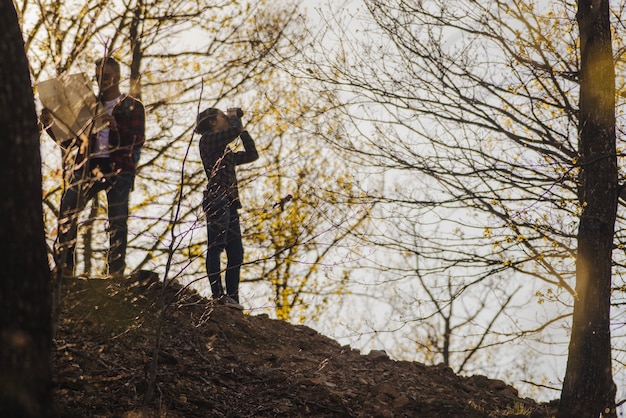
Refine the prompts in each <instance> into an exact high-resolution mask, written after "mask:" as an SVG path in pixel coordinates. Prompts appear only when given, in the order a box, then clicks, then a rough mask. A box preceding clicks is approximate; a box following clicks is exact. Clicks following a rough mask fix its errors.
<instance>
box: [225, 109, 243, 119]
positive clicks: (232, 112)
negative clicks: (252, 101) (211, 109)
mask: <svg viewBox="0 0 626 418" xmlns="http://www.w3.org/2000/svg"><path fill="white" fill-rule="evenodd" d="M226 113H227V114H228V116H230V115H237V117H238V118H240V117H242V116H243V110H241V108H240V107H231V108H230V109H228V110H227V111H226Z"/></svg>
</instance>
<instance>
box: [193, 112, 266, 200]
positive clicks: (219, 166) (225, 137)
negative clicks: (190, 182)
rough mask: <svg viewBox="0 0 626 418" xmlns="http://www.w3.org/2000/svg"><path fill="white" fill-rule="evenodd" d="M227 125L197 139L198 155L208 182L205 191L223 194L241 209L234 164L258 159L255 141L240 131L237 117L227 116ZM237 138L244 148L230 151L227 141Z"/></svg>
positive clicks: (246, 132)
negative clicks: (227, 126)
mask: <svg viewBox="0 0 626 418" xmlns="http://www.w3.org/2000/svg"><path fill="white" fill-rule="evenodd" d="M228 123H229V125H230V127H229V128H228V129H224V130H221V131H217V132H208V133H206V134H204V135H202V137H201V138H200V158H202V164H203V165H204V171H205V173H206V176H207V179H208V180H209V183H208V185H207V190H209V192H211V193H215V194H217V195H222V194H223V195H224V196H226V197H227V198H228V200H229V202H230V203H231V204H232V205H233V206H234V207H236V208H241V203H240V201H239V190H238V188H237V176H236V173H235V166H237V165H240V164H246V163H251V162H252V161H255V160H256V159H258V158H259V154H258V152H257V150H256V146H255V144H254V140H253V139H252V137H251V136H250V134H249V133H248V131H242V130H241V128H242V127H241V121H240V120H239V118H237V117H236V116H231V117H229V118H228ZM237 137H240V138H241V140H242V142H243V147H244V149H245V151H238V152H233V151H232V150H231V149H230V147H229V146H228V144H230V143H231V142H232V141H234V140H235V139H236V138H237Z"/></svg>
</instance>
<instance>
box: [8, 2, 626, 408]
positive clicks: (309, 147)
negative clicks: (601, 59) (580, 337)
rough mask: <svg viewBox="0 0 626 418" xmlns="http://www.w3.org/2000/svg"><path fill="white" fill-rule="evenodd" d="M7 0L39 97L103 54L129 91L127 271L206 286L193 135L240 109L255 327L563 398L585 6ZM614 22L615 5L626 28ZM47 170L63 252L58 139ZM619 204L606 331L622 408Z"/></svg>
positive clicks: (88, 224)
mask: <svg viewBox="0 0 626 418" xmlns="http://www.w3.org/2000/svg"><path fill="white" fill-rule="evenodd" d="M14 3H15V5H16V9H17V11H18V14H19V16H20V20H21V25H22V29H23V35H24V40H25V46H26V51H27V55H28V58H29V63H30V66H31V68H30V70H31V78H32V81H33V84H34V85H36V84H37V83H38V82H40V81H43V80H46V79H49V78H53V77H57V76H59V75H61V74H63V73H66V72H68V73H74V72H86V73H87V74H89V75H90V76H91V75H92V73H93V64H92V63H93V61H95V60H96V59H97V58H99V57H101V56H103V55H105V54H111V55H113V56H114V57H116V58H118V59H119V60H120V61H121V62H122V63H123V76H124V77H125V81H124V83H123V87H124V90H126V91H129V92H130V93H131V94H133V95H135V96H137V97H140V98H141V100H142V101H143V102H144V104H145V106H146V109H147V137H148V140H147V143H146V146H145V147H144V150H143V152H142V155H141V160H140V170H139V174H138V178H137V180H136V183H135V190H134V192H133V194H132V207H131V220H130V225H129V230H130V236H129V239H130V241H129V254H128V263H129V268H130V269H134V270H137V269H146V270H153V271H156V272H158V273H159V274H160V275H161V277H162V278H163V279H164V280H171V279H175V280H178V281H180V282H181V283H183V284H188V285H190V286H193V287H195V288H197V289H198V290H199V291H200V292H201V293H203V294H207V293H208V286H207V283H206V272H205V268H204V254H205V251H206V236H205V228H204V221H203V219H202V211H201V208H200V201H201V196H202V189H203V187H204V185H205V174H204V171H203V169H202V164H201V162H200V158H199V155H198V150H197V139H198V138H197V137H194V135H193V134H192V128H193V123H194V119H195V115H196V114H197V112H198V110H201V109H203V108H205V107H209V106H218V107H221V108H226V107H242V108H243V109H244V111H245V116H244V122H245V124H246V127H247V128H248V129H249V130H250V132H251V134H252V135H253V137H254V138H255V139H256V141H257V146H258V148H259V152H260V155H261V158H260V160H259V161H257V162H256V163H255V164H253V165H251V166H248V167H246V168H245V169H243V170H241V171H240V172H239V177H240V188H241V192H242V199H243V206H244V208H243V210H242V220H243V225H244V245H245V248H246V265H245V266H244V269H243V280H244V282H243V284H242V289H241V293H242V301H243V304H244V305H245V306H246V307H248V308H250V313H251V314H258V313H270V314H271V315H273V316H274V317H277V318H280V319H284V320H288V321H290V322H293V323H303V324H306V325H308V326H311V327H313V328H315V329H317V330H319V331H320V332H322V333H324V334H325V335H329V336H331V337H333V338H335V339H337V340H338V341H340V342H341V343H344V344H350V345H352V346H353V347H356V348H360V349H363V350H366V351H367V350H370V349H385V350H386V351H387V352H388V353H389V354H390V356H391V357H392V358H395V359H402V360H415V361H420V362H424V363H427V364H436V363H441V362H443V363H445V364H447V365H449V366H450V367H451V368H452V369H453V370H454V371H455V372H457V373H460V374H473V373H480V374H486V375H489V376H491V377H495V378H501V379H503V380H506V381H508V382H511V383H512V384H514V385H515V386H516V387H518V388H519V389H520V390H521V391H522V394H525V395H528V396H533V397H535V398H538V399H553V398H556V397H558V393H559V390H560V387H561V384H562V377H563V375H564V369H565V359H566V355H567V343H568V341H569V329H570V323H571V312H572V305H573V290H572V289H573V286H574V280H575V270H574V267H575V266H574V263H575V254H576V229H577V226H578V217H579V216H580V213H581V210H582V208H581V207H580V203H579V200H578V196H577V189H576V175H577V171H578V168H577V165H576V158H577V155H578V154H577V132H578V131H577V112H576V103H577V97H578V88H577V87H578V86H577V82H576V77H575V74H576V73H577V70H578V66H579V57H578V56H577V48H578V46H577V40H578V36H577V27H576V18H575V15H576V4H575V2H573V1H565V0H563V1H557V2H551V4H549V5H546V4H543V3H541V2H539V1H536V2H534V1H531V2H528V1H524V2H522V1H506V2H500V1H495V2H489V5H481V4H480V2H473V1H455V2H454V5H455V7H450V2H449V1H448V2H439V1H434V0H433V1H424V2H417V3H415V7H414V8H411V7H409V5H408V4H407V3H405V2H403V1H392V2H384V3H379V2H378V1H371V0H370V1H363V2H359V1H351V2H346V3H342V4H336V3H335V4H333V5H331V4H323V3H320V4H317V2H295V1H294V2H291V1H281V2H266V1H257V2H246V1H224V2H219V1H218V2H214V3H213V4H212V5H210V6H207V5H206V4H204V3H205V2H202V1H199V0H198V1H190V0H173V1H168V2H162V1H157V0H154V1H146V0H129V1H126V2H119V1H109V2H107V1H104V2H102V1H95V0H93V1H92V0H85V1H80V0H75V1H66V2H55V1H39V2H32V1H29V0H22V1H18V0H16V1H15V2H14ZM329 3H330V2H329ZM418 3H419V6H418ZM411 4H413V2H411ZM305 7H308V10H307V9H305ZM623 8H624V2H614V3H613V4H612V5H611V22H612V24H613V26H614V28H615V30H616V31H621V30H622V29H623V23H622V22H623V20H622V13H623ZM621 42H622V41H621V38H620V37H615V40H614V43H615V46H614V51H615V56H616V64H615V65H616V73H617V77H616V87H617V91H618V95H617V116H618V120H617V121H618V122H617V124H618V127H617V136H618V147H619V146H620V145H621V138H622V135H621V134H622V132H623V125H622V123H621V118H620V116H621V115H622V112H623V89H624V79H623V59H622V53H623V51H624V45H623V44H622V43H621ZM35 93H36V92H35ZM42 158H43V176H44V177H43V181H44V190H43V201H44V208H45V212H44V217H45V224H46V232H47V239H48V247H49V254H51V248H52V245H53V242H54V239H55V237H56V231H55V228H56V219H57V215H58V207H59V200H60V196H61V192H62V188H63V177H64V174H65V172H66V170H67V169H69V168H71V167H68V166H67V164H64V162H63V156H62V154H61V150H60V149H59V148H58V147H57V146H56V144H54V142H53V141H51V140H50V139H49V138H43V139H42ZM619 162H620V164H619V166H620V167H621V166H623V164H621V163H622V162H623V157H622V156H619ZM623 174H624V173H623V171H622V170H621V169H620V172H619V176H620V182H622V181H623ZM105 204H106V203H105V199H102V198H100V199H99V200H98V201H96V202H94V204H93V205H91V206H90V207H88V209H87V210H86V211H85V213H84V215H83V217H82V227H81V231H82V233H81V238H80V239H81V244H79V248H84V249H85V250H84V251H83V252H82V253H81V254H79V256H80V260H81V262H80V264H79V271H77V273H78V274H82V275H86V276H97V275H103V274H104V273H105V272H104V271H103V268H104V267H103V265H104V263H103V259H104V254H105V251H106V248H105V245H106V244H103V243H106V242H107V240H106V232H105V230H106V216H105V207H104V205H105ZM622 208H623V202H621V201H620V207H619V209H618V219H617V223H616V233H615V239H614V241H615V243H616V244H615V245H616V249H615V250H614V252H613V258H614V259H613V292H612V306H613V309H612V317H611V323H612V328H611V331H612V338H613V366H614V379H615V382H616V383H617V385H618V401H619V400H620V399H624V397H625V394H624V388H625V387H626V384H625V383H626V376H625V374H624V361H625V358H624V349H623V347H624V344H623V339H624V323H625V320H624V311H623V306H624V290H626V284H625V283H624V279H623V275H622V272H623V271H624V262H625V261H626V258H625V257H624V255H625V249H626V247H625V246H624V245H623V244H621V243H622V242H623V241H624V239H623V238H624V219H623V216H622V213H623V211H622V210H621V209H622Z"/></svg>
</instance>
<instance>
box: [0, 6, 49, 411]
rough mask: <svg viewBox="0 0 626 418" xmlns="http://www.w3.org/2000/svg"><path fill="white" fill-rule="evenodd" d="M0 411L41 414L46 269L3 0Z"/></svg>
mask: <svg viewBox="0 0 626 418" xmlns="http://www.w3.org/2000/svg"><path fill="white" fill-rule="evenodd" d="M0 25H1V26H2V27H3V28H4V29H3V33H4V35H3V36H2V40H0V56H1V57H2V59H1V60H0V76H1V77H2V82H1V83H0V126H2V130H1V133H0V143H1V144H2V153H0V228H1V229H0V231H1V232H0V236H1V237H2V239H3V240H4V242H3V244H2V246H1V248H2V251H0V266H2V270H1V271H2V277H1V278H0V365H1V366H0V416H3V417H45V416H48V405H49V398H50V347H51V324H50V270H49V266H48V259H47V253H46V242H45V236H44V223H43V208H42V199H41V196H42V195H41V190H42V188H41V186H42V185H41V156H40V154H39V130H38V127H37V115H36V113H35V104H34V100H33V91H32V87H31V82H30V76H29V70H28V62H27V60H26V54H25V52H24V42H23V39H22V34H21V31H20V27H19V25H18V20H17V14H16V12H15V9H14V6H13V2H12V1H11V0H0Z"/></svg>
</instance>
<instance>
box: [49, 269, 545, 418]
mask: <svg viewBox="0 0 626 418" xmlns="http://www.w3.org/2000/svg"><path fill="white" fill-rule="evenodd" d="M53 350H54V352H53V376H54V381H53V385H54V400H53V402H54V416H55V417H63V418H71V417H77V418H78V417H80V418H84V417H123V418H135V417H137V418H139V417H150V418H152V417H154V418H157V417H158V418H160V417H181V418H182V417H185V418H191V417H444V418H445V417H464V418H473V417H535V418H543V417H551V416H553V415H554V412H555V411H554V408H553V407H551V405H543V404H538V403H536V402H534V401H533V400H531V399H522V398H519V397H518V396H517V391H516V390H515V389H514V388H513V387H511V386H509V385H507V384H506V383H504V382H502V381H499V380H492V379H488V378H487V377H484V376H472V377H460V376H457V375H455V374H454V373H453V372H452V371H451V369H449V368H448V367H445V366H443V365H440V366H425V365H423V364H420V363H413V362H401V361H393V360H390V359H389V358H388V357H387V356H386V354H385V353H384V352H372V353H370V354H368V355H362V354H360V353H359V352H358V351H356V350H353V349H351V348H350V347H346V346H343V347H342V346H340V345H339V344H338V343H337V342H336V341H334V340H332V339H330V338H327V337H325V336H323V335H320V334H319V333H317V332H316V331H314V330H312V329H310V328H307V327H304V326H294V325H291V324H289V323H287V322H284V321H278V320H273V319H270V318H269V317H267V316H266V315H259V316H252V315H248V314H247V313H246V311H243V312H242V311H240V310H237V309H234V308H232V307H227V306H214V304H213V303H211V301H209V300H207V299H204V298H202V297H200V296H199V295H198V294H197V293H195V292H193V291H190V290H188V289H184V288H181V287H180V286H179V285H172V284H170V285H168V286H165V285H164V284H163V283H162V282H160V281H159V280H158V277H157V276H156V274H154V273H150V272H140V273H139V274H137V275H135V276H134V277H132V278H129V279H120V280H101V279H78V278H77V279H69V280H66V281H65V283H64V288H63V305H62V311H61V318H60V323H59V326H58V329H57V332H56V336H55V339H54V347H53ZM155 360H156V361H155Z"/></svg>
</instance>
